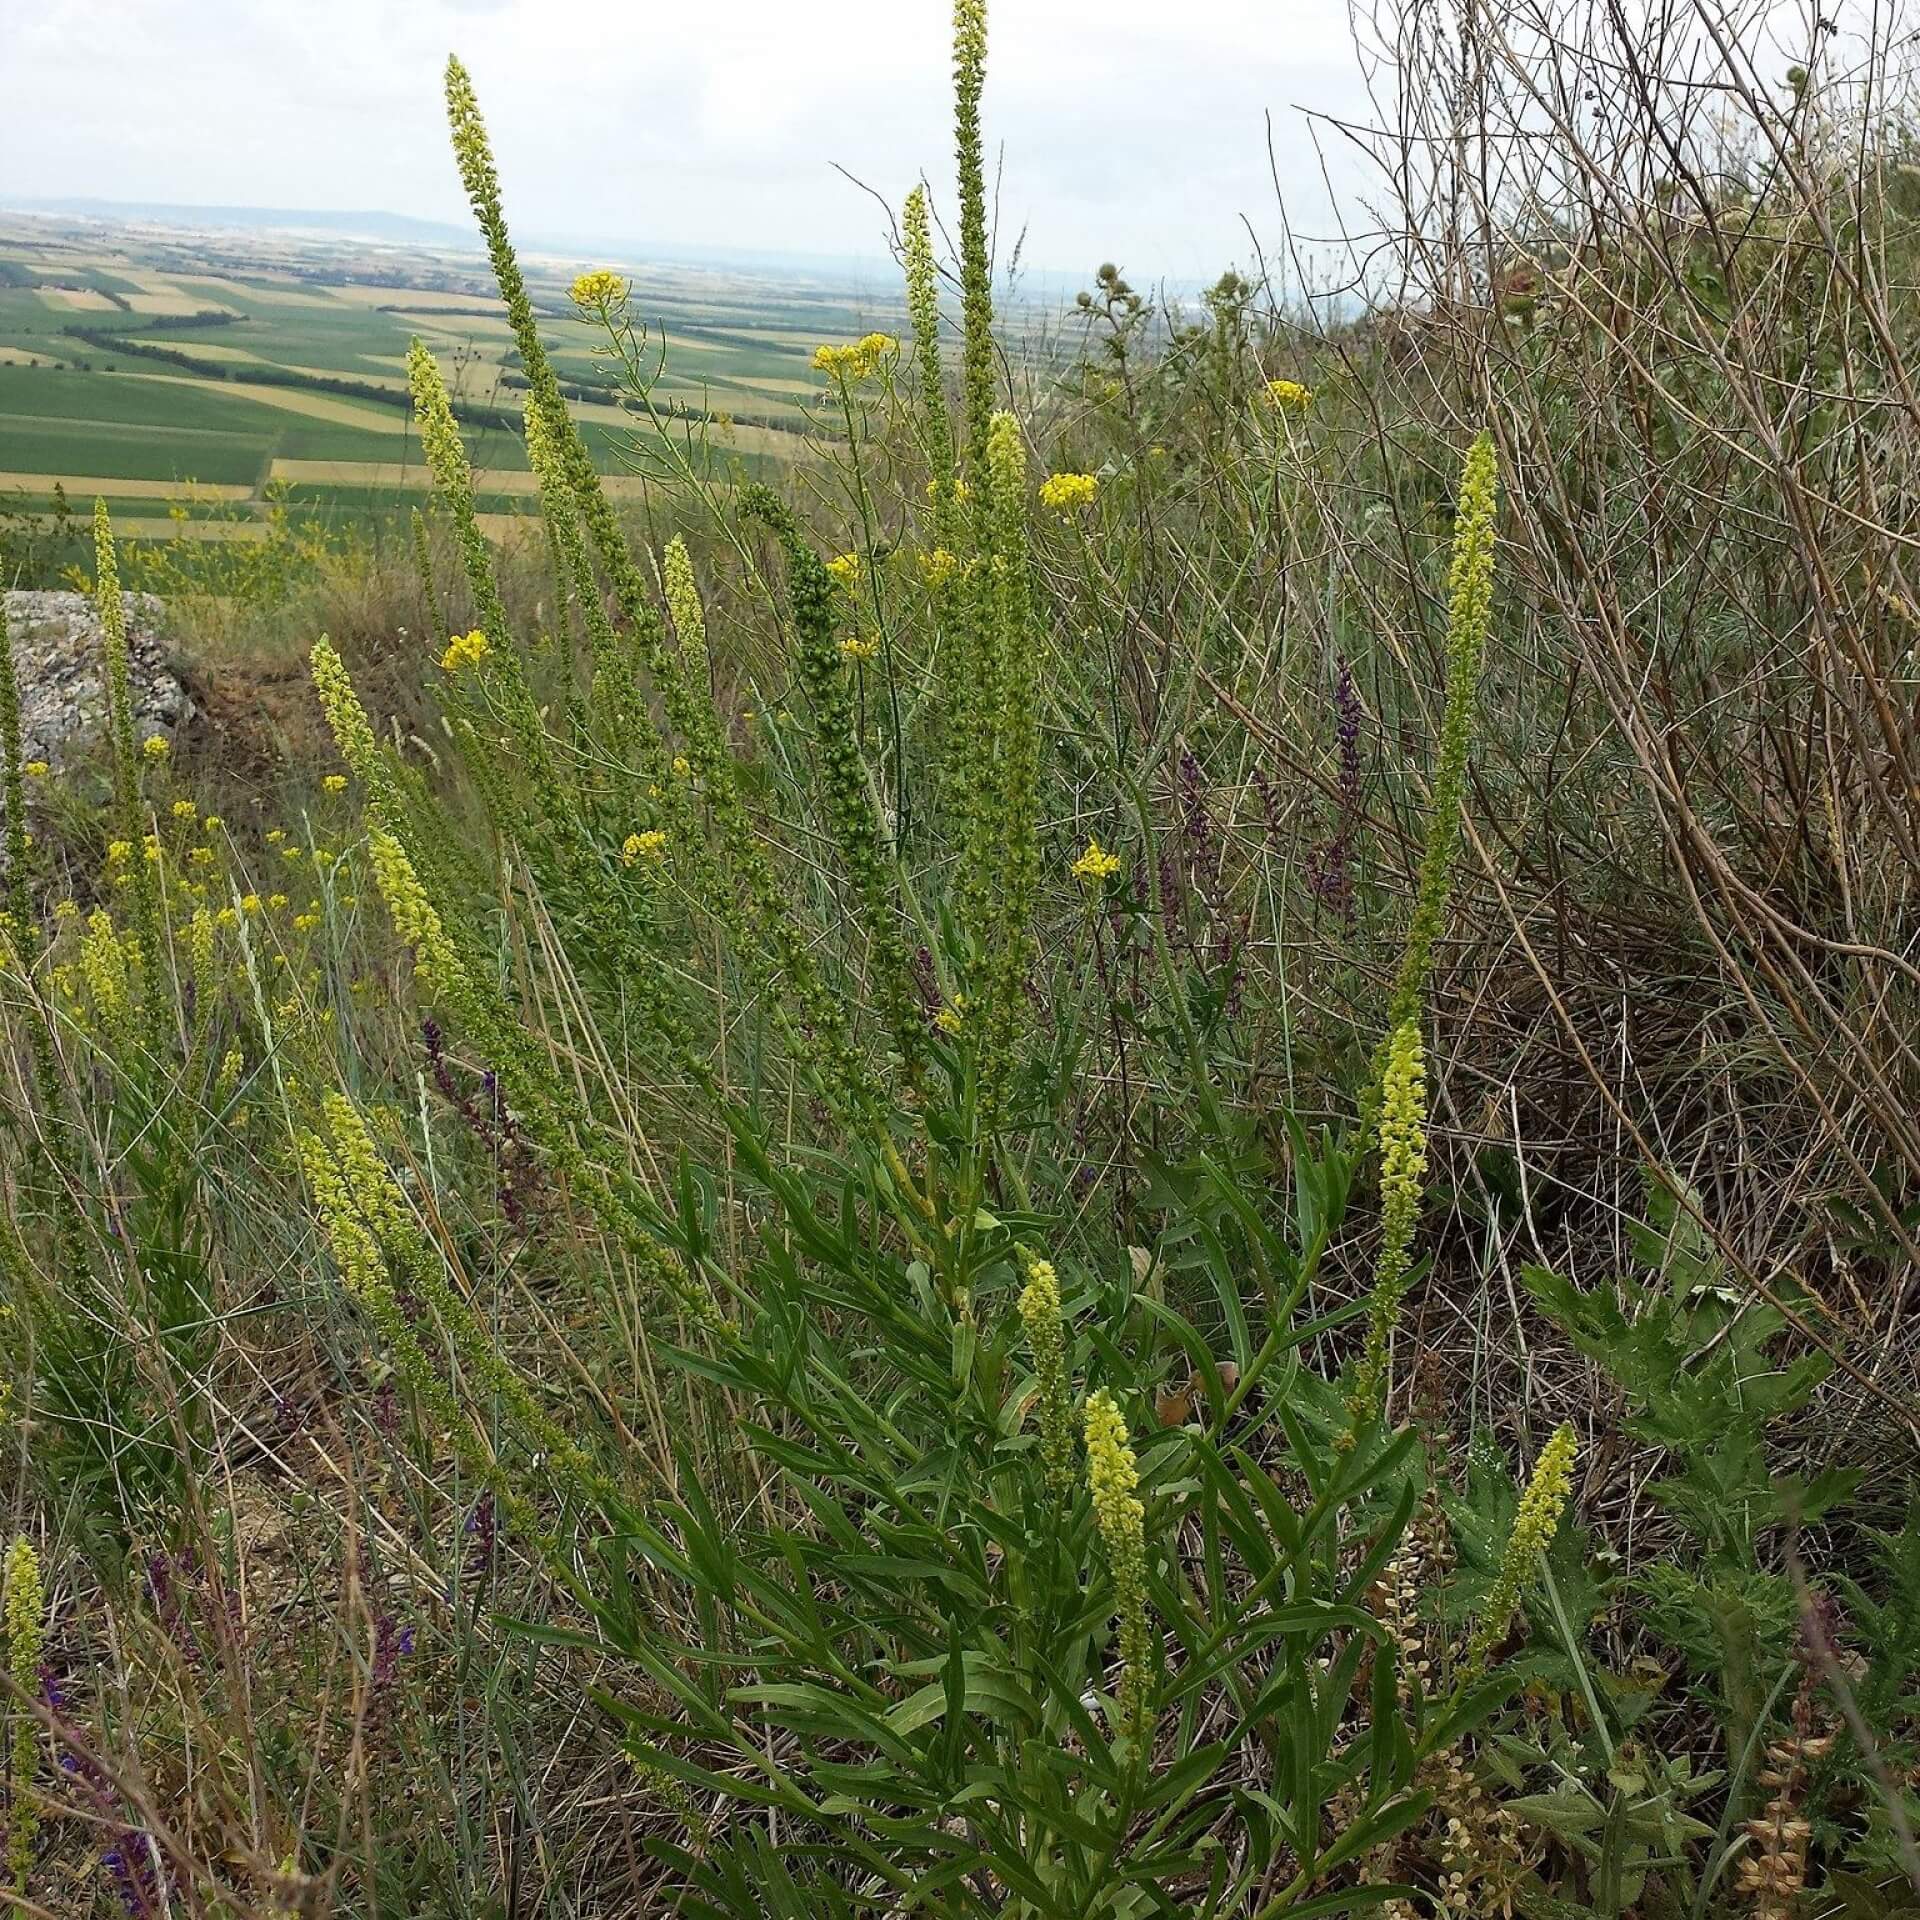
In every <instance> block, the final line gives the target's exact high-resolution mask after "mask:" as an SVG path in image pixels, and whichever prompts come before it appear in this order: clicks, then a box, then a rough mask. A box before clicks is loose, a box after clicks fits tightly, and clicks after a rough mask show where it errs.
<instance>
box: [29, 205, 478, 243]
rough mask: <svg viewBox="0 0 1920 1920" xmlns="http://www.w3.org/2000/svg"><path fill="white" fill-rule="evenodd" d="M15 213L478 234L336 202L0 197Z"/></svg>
mask: <svg viewBox="0 0 1920 1920" xmlns="http://www.w3.org/2000/svg"><path fill="white" fill-rule="evenodd" d="M0 204H4V205H5V206H7V207H9V208H11V209H12V211H14V212H15V213H64V214H74V215H78V216H79V217H80V218H82V219H89V220H117V221H123V222H124V221H129V220H140V221H152V222H154V223H156V224H158V225H161V226H170V227H244V228H256V229H274V230H277V231H282V232H292V233H334V234H345V235H349V236H351V237H353V238H355V239H360V240H392V241H396V242H398V241H413V242H416V243H417V244H419V245H422V246H435V247H460V248H465V249H470V250H472V251H475V252H477V251H478V250H479V247H480V236H479V234H478V233H477V232H476V231H475V230H474V229H473V228H472V227H459V226H454V225H451V224H450V223H448V222H446V221H443V220H416V219H414V218H413V217H412V216H411V215H410V214H404V213H381V212H378V211H375V210H372V209H364V210H361V211H357V212H356V211H348V210H344V209H341V208H337V207H196V206H185V205H181V204H180V203H178V202H174V201H164V200H96V199H87V198H84V197H80V196H69V197H67V198H57V199H32V198H25V199H15V198H12V197H9V198H8V199H6V200H5V201H4V202H0Z"/></svg>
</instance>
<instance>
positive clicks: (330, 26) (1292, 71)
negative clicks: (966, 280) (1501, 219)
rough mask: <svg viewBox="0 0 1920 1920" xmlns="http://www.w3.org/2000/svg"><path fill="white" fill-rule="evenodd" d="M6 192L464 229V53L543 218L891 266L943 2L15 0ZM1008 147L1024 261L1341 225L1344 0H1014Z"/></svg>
mask: <svg viewBox="0 0 1920 1920" xmlns="http://www.w3.org/2000/svg"><path fill="white" fill-rule="evenodd" d="M14 12H17V13H20V14H22V15H27V16H29V17H26V18H22V19H19V20H11V21H9V22H8V24H7V27H6V32H7V34H8V37H9V41H10V57H9V62H8V65H9V75H8V102H9V105H8V112H7V114H6V115H4V116H0V196H3V195H4V194H6V193H7V192H9V191H11V192H14V193H17V194H22V195H25V194H96V195H101V196H105V197H110V198H121V199H146V200H183V201H200V202H229V203H233V202H240V203H249V204H267V205H286V206H312V207H348V206H351V207H362V206H365V207H380V208H385V209H389V210H392V211H395V212H402V213H414V214H421V215H426V216H429V217H443V218H444V217H453V216H457V215H458V213H459V212H460V199H459V190H458V185H457V182H456V181H455V178H454V174H453V168H452V163H451V160H450V158H449V157H448V154H447V151H446V146H445V141H444V139H443V137H442V128H441V121H440V115H439V71H440V66H441V63H442V61H443V60H444V58H445V55H446V52H447V50H448V49H449V48H450V47H451V48H457V49H458V50H459V51H460V53H461V55H462V57H463V58H464V59H465V60H466V61H467V63H468V65H469V66H470V67H471V68H472V70H473V74H474V79H475V83H476V85H477V87H478V90H479V93H480V99H481V103H482V106H483V108H484V109H485V111H486V114H487V117H488V121H489V125H490V126H491V128H492V130H493V134H494V137H495V141H496V145H497V148H498V152H499V159H500V166H501V172H502V176H503V178H504V180H505V182H506V188H507V194H508V205H509V211H510V213H511V214H512V216H513V217H514V219H515V222H516V224H517V225H518V226H519V227H520V229H521V230H522V231H524V232H527V233H549V234H578V235H582V236H592V235H602V236H606V237H608V238H610V239H611V238H622V239H628V240H631V241H635V242H648V241H651V242H656V243H659V244H661V245H664V246H695V245H705V246H737V247H742V248H769V249H782V250H792V251H812V252H821V253H837V254H853V253H859V254H872V253H875V252H877V251H878V250H879V249H878V242H879V235H880V221H879V216H878V211H877V209H875V208H874V207H873V206H872V204H871V202H870V201H869V200H868V199H867V198H866V196H865V195H863V194H862V193H861V192H860V191H859V190H858V189H857V188H856V187H854V186H853V185H851V184H849V183H848V182H846V181H845V180H843V179H842V178H841V177H840V176H839V175H838V174H837V173H835V172H834V171H833V166H834V164H835V163H838V164H839V165H841V166H844V167H845V168H846V169H847V170H848V171H849V172H850V173H852V174H854V175H855V176H857V177H858V178H859V179H860V180H863V181H865V182H867V183H868V184H870V185H871V186H873V187H874V188H876V189H877V190H879V191H880V192H881V193H883V194H884V195H886V196H887V197H888V198H889V200H891V201H893V202H894V203H896V204H897V202H898V200H899V198H900V196H901V195H902V194H903V193H904V192H905V190H906V188H907V187H908V186H909V185H910V184H911V182H912V181H913V180H914V178H916V177H917V175H918V173H919V172H920V171H921V170H923V169H924V171H925V172H926V174H927V175H928V177H929V178H930V179H931V180H932V181H933V183H934V186H935V190H936V194H938V195H941V196H945V195H946V190H947V182H948V179H949V177H950V169H951V159H950V153H949V148H950V138H949V129H948V124H947V98H946V90H947V72H948V58H947V31H948V20H949V12H948V8H947V6H946V5H945V4H944V3H943V0H909V4H906V5H903V6H899V7H896V8H893V9H887V10H882V11H878V12H870V11H869V10H866V9H858V10H856V9H853V8H850V7H842V8H838V9H824V8H819V7H814V8H797V7H794V6H792V5H790V4H784V3H783V0H725V3H724V4H708V5H706V6H691V7H690V6H687V5H686V4H684V0H681V3H680V4H675V5H665V4H661V0H572V3H571V4H565V5H556V4H554V0H408V3H407V4H395V3H394V0H327V4H314V0H252V3H251V4H248V3H247V0H195V4H193V5H191V6H169V5H157V4H153V0H65V4H63V5H61V6H58V7H45V8H42V7H37V6H30V0H0V16H4V15H7V14H9V13H14ZM992 33H993V47H992V54H991V62H990V68H989V76H988V89H987V122H988V133H989V138H990V140H991V141H992V142H993V143H994V145H995V148H996V150H997V151H998V152H1000V153H1003V154H1004V163H1005V173H1004V177H1003V181H1002V189H1001V202H1000V204H1001V213H1002V220H1003V224H1004V225H1005V226H1007V227H1008V228H1019V227H1021V226H1025V227H1027V228H1028V230H1029V234H1028V242H1027V257H1028V258H1029V259H1030V260H1032V261H1035V262H1038V263H1040V264H1042V265H1044V266H1046V267H1050V268H1054V269H1057V270H1059V271H1062V272H1066V273H1069V274H1071V273H1076V272H1085V271H1086V270H1087V269H1089V268H1090V267H1091V266H1092V265H1093V264H1094V262H1096V261H1097V260H1099V259H1101V258H1105V257H1113V258H1117V259H1120V260H1121V261H1123V262H1124V263H1125V264H1126V265H1127V266H1128V268H1129V269H1130V270H1131V271H1133V272H1135V273H1136V274H1139V275H1142V276H1149V275H1154V274H1158V273H1167V274H1172V275H1176V276H1182V277H1186V276H1197V275H1200V274H1203V273H1210V272H1212V271H1214V270H1216V269H1217V268H1218V267H1219V266H1221V265H1223V264H1225V263H1226V262H1227V261H1228V260H1229V259H1231V258H1244V257H1245V255H1246V253H1247V241H1246V236H1245V231H1244V229H1243V227H1242V226H1241V216H1242V215H1243V214H1244V215H1248V216H1251V217H1252V219H1253V221H1254V224H1255V226H1256V228H1257V229H1258V230H1259V231H1260V232H1261V233H1262V234H1263V236H1271V235H1272V234H1273V233H1274V232H1275V231H1276V229H1277V227H1278V215H1277V211H1276V207H1275V202H1274V197H1273V190H1272V183H1271V180H1270V178H1269V174H1268V163H1267V148H1266V138H1267V136H1266V127H1265V120H1264V116H1265V114H1266V113H1267V111H1268V110H1271V111H1272V112H1273V114H1274V118H1275V135H1276V138H1275V144H1276V152H1277V154H1278V158H1279V166H1280V173H1281V184H1282V187H1283V188H1284V189H1285V190H1286V191H1287V193H1288V195H1289V198H1290V200H1292V199H1294V198H1295V197H1297V199H1298V202H1299V205H1300V208H1301V209H1302V217H1303V218H1304V219H1306V220H1307V221H1308V222H1309V223H1312V221H1313V220H1314V219H1316V218H1317V217H1318V216H1319V215H1320V214H1321V213H1322V211H1323V210H1324V205H1325V198H1324V193H1323V191H1322V188H1321V184H1320V178H1319V167H1318V163H1317V161H1316V160H1315V158H1314V157H1313V154H1312V150H1311V146H1310V144H1309V142H1308V141H1307V139H1306V137H1305V132H1304V128H1303V126H1302V123H1301V122H1300V120H1299V117H1298V115H1297V114H1296V113H1295V112H1294V111H1293V109H1294V107H1295V106H1296V104H1298V103H1309V104H1311V105H1313V106H1315V107H1317V108H1321V109H1327V108H1344V109H1351V108H1352V107H1354V106H1355V105H1356V103H1357V102H1358V101H1359V98H1360V93H1359V83H1358V78H1357V70H1356V67H1355V63H1354V61H1353V58H1352V55H1351V54H1350V52H1349V51H1348V45H1347V32H1346V11H1345V7H1344V5H1343V4H1342V0H1296V4H1294V5H1291V6H1284V7H1283V6H1281V5H1278V4H1275V0H1198V4H1196V5H1191V6H1189V7H1187V8H1185V9H1179V8H1169V7H1167V6H1166V5H1165V0H999V4H998V5H997V6H996V7H995V9H994V12H993V18H992Z"/></svg>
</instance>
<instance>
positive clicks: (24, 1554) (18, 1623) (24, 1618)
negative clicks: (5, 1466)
mask: <svg viewBox="0 0 1920 1920" xmlns="http://www.w3.org/2000/svg"><path fill="white" fill-rule="evenodd" d="M5 1618H6V1628H7V1675H8V1678H9V1679H11V1680H12V1682H13V1686H14V1691H15V1693H16V1694H17V1696H18V1700H17V1702H16V1706H15V1710H14V1714H13V1737H12V1739H11V1741H10V1742H9V1743H8V1748H7V1871H8V1874H9V1876H10V1877H11V1879H12V1881H13V1890H14V1892H15V1893H19V1894H24V1893H25V1892H26V1890H27V1874H28V1872H29V1870H30V1869H31V1868H32V1866H33V1845H34V1840H35V1837H36V1836H37V1835H38V1833H39V1830H40V1811H39V1805H38V1802H37V1801H36V1798H35V1788H34V1775H35V1774H36V1772H37V1771H38V1769H39V1762H40V1742H39V1737H38V1732H37V1729H36V1727H35V1723H34V1718H33V1711H32V1709H31V1707H30V1706H28V1705H27V1704H26V1702H28V1701H32V1700H36V1699H38V1698H39V1696H40V1649H41V1647H42V1645H43V1644H44V1642H45V1639H46V1630H47V1599H46V1589H45V1585H44V1583H43V1582H42V1580H41V1577H40V1556H39V1554H37V1553H36V1552H35V1551H34V1547H33V1542H32V1541H31V1540H29V1539H27V1538H26V1537H25V1535H22V1536H20V1537H19V1538H18V1539H16V1540H15V1541H14V1543H13V1545H12V1546H11V1547H10V1548H8V1550H7V1562H6V1615H5Z"/></svg>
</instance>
